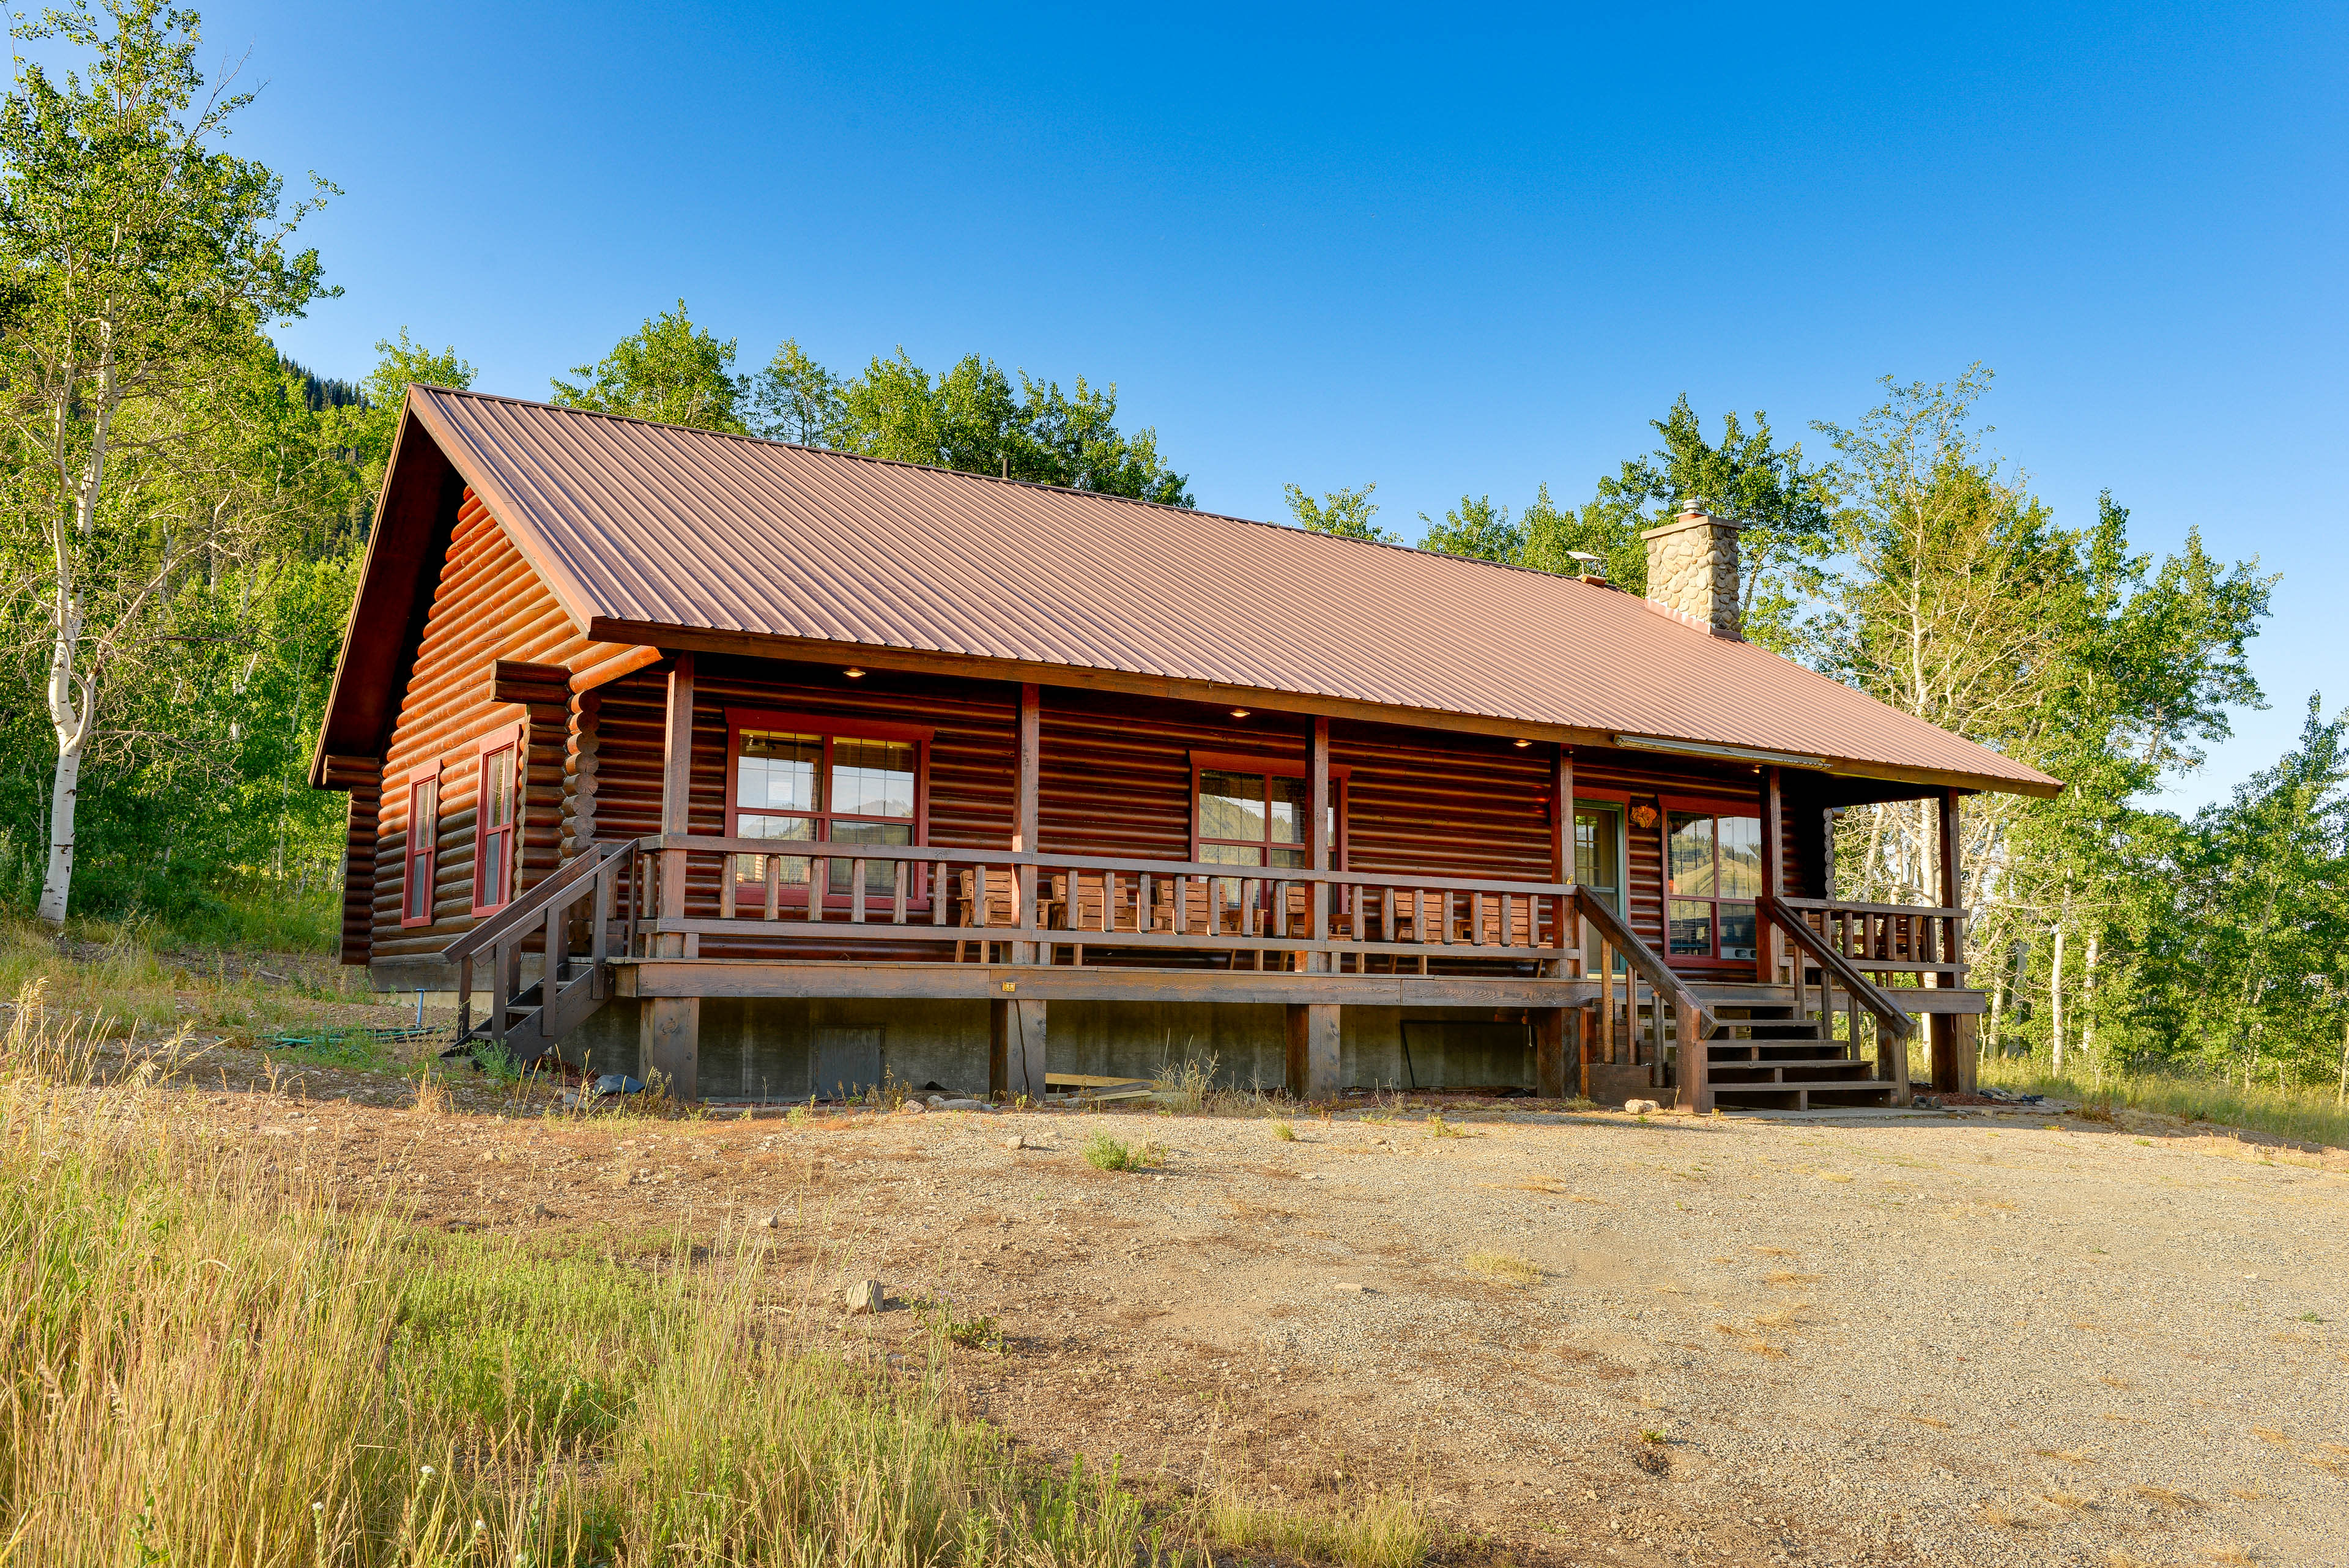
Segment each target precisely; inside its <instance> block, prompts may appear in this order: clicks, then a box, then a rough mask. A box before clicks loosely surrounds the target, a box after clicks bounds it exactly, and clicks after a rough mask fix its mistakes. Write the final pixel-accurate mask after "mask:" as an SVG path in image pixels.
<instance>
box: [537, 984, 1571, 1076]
mask: <svg viewBox="0 0 2349 1568" xmlns="http://www.w3.org/2000/svg"><path fill="white" fill-rule="evenodd" d="M652 1006H653V1003H652V1002H649V1001H646V1000H638V999H634V998H628V997H616V998H614V999H613V1000H612V1001H611V1002H608V1003H606V1004H605V1006H604V1007H603V1008H602V1009H600V1010H599V1011H598V1012H596V1013H595V1015H594V1016H592V1017H590V1018H589V1019H588V1020H587V1021H586V1022H585V1023H583V1024H581V1025H580V1027H579V1028H578V1029H576V1030H574V1032H573V1033H571V1035H570V1036H568V1037H567V1038H565V1039H564V1041H563V1042H562V1044H561V1046H560V1047H559V1048H560V1050H561V1053H562V1054H563V1056H564V1059H565V1060H566V1061H568V1062H570V1063H572V1064H574V1065H579V1066H585V1067H590V1068H594V1069H598V1070H611V1071H625V1072H628V1073H630V1074H641V1073H642V1072H643V1071H644V1070H645V1069H646V1068H647V1067H650V1066H653V1065H657V1064H655V1063H653V1062H651V1061H648V1060H647V1046H646V1041H645V1039H644V1036H645V1033H646V1031H645V1027H644V1025H645V1023H646V1020H647V1014H648V1013H649V1012H650V1010H651V1008H652ZM698 1011H699V1013H700V1021H699V1030H698V1048H697V1059H696V1062H695V1064H694V1065H695V1071H694V1076H695V1080H696V1083H695V1087H696V1090H697V1092H698V1096H699V1097H701V1098H703V1099H705V1100H738V1099H749V1100H754V1101H757V1100H765V1101H773V1102H782V1101H791V1100H804V1099H806V1098H807V1097H808V1096H809V1095H811V1094H814V1095H817V1096H821V1097H824V1098H831V1097H833V1096H834V1095H835V1093H836V1091H837V1089H838V1087H839V1086H840V1085H836V1084H833V1083H824V1082H819V1078H820V1077H824V1078H832V1077H837V1076H839V1075H840V1074H841V1073H842V1072H843V1071H847V1072H849V1073H850V1074H851V1075H852V1077H854V1076H857V1074H856V1072H855V1070H854V1068H853V1067H851V1068H843V1067H842V1066H841V1065H840V1064H841V1063H843V1062H849V1063H856V1062H865V1063H869V1064H870V1065H869V1066H868V1068H867V1069H866V1070H874V1069H877V1070H878V1071H880V1072H885V1073H886V1075H888V1076H890V1077H891V1078H894V1079H895V1080H897V1081H900V1082H903V1083H905V1084H908V1085H912V1086H914V1087H916V1088H920V1087H922V1086H924V1085H930V1084H936V1085H939V1086H940V1087H941V1088H944V1089H948V1090H955V1091H958V1092H965V1093H972V1094H985V1093H986V1092H987V1091H988V1088H989V1086H990V1072H989V1064H990V1056H991V1055H992V1054H994V1039H995V1033H996V1014H997V1012H999V1011H1001V1012H1010V1011H1011V1010H1010V1009H1009V1008H1002V1009H999V1005H998V1004H996V1003H994V1002H989V1001H988V1000H986V999H983V998H972V999H956V998H936V997H931V998H890V997H841V996H822V997H775V996H763V997H725V996H712V997H705V998H704V999H702V1000H701V1001H700V1002H699V1003H698ZM1021 1011H1022V1012H1024V1014H1025V1018H1024V1020H1023V1022H1024V1023H1026V1024H1027V1027H1028V1028H1030V1029H1031V1030H1036V1032H1038V1033H1043V1034H1044V1036H1045V1039H1046V1041H1047V1042H1048V1044H1046V1047H1045V1055H1046V1061H1047V1064H1048V1067H1049V1070H1050V1072H1052V1073H1055V1074H1061V1073H1070V1074H1092V1075H1101V1076H1115V1077H1135V1078H1147V1077H1150V1076H1152V1075H1154V1074H1156V1073H1158V1072H1159V1071H1161V1070H1162V1069H1164V1068H1166V1067H1169V1066H1180V1065H1181V1064H1184V1063H1186V1062H1189V1063H1195V1064H1198V1065H1200V1066H1201V1067H1203V1068H1205V1067H1207V1066H1208V1064H1211V1063H1212V1064H1213V1068H1212V1070H1213V1073H1214V1075H1215V1080H1216V1084H1217V1085H1219V1086H1222V1087H1226V1088H1240V1089H1246V1088H1250V1087H1259V1088H1262V1089H1264V1090H1265V1091H1266V1092H1268V1093H1272V1092H1278V1091H1280V1090H1282V1089H1284V1088H1287V1087H1288V1062H1289V1044H1290V1037H1289V1016H1290V1011H1291V1010H1290V1007H1289V1006H1288V1005H1285V1004H1281V1003H1275V1002H1136V1001H1123V1002H1119V1001H1107V1002H1091V1001H1059V1002H1050V1003H1049V1004H1030V1007H1029V1008H1027V1009H1023V1010H1021ZM1297 1011H1299V1012H1304V1011H1306V1009H1305V1008H1302V1007H1300V1008H1299V1009H1298V1010H1297ZM1335 1011H1336V1012H1337V1015H1338V1031H1337V1033H1338V1042H1337V1044H1338V1061H1337V1064H1336V1068H1337V1077H1338V1086H1339V1087H1340V1088H1353V1089H1371V1088H1377V1089H1385V1088H1393V1089H1400V1090H1403V1091H1406V1092H1408V1091H1409V1090H1411V1089H1413V1088H1420V1089H1433V1088H1522V1089H1525V1090H1527V1091H1531V1090H1533V1089H1534V1088H1535V1087H1536V1082H1535V1073H1536V1061H1535V1052H1536V1047H1537V1028H1536V1026H1535V1024H1533V1023H1529V1022H1528V1021H1527V1017H1526V1009H1523V1008H1493V1007H1484V1008H1446V1007H1429V1006H1413V1007H1405V1006H1398V1005H1379V1004H1375V1003H1372V1004H1367V1005H1364V1004H1355V1005H1348V1006H1341V1007H1338V1008H1336V1009H1335ZM1039 1023H1040V1024H1041V1026H1042V1027H1041V1029H1037V1025H1038V1024H1039ZM1015 1064H1016V1056H1015ZM999 1070H1000V1069H999ZM849 1086H851V1087H854V1084H853V1083H851V1084H850V1085H849Z"/></svg>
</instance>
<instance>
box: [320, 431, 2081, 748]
mask: <svg viewBox="0 0 2349 1568" xmlns="http://www.w3.org/2000/svg"><path fill="white" fill-rule="evenodd" d="M409 414H410V416H411V419H410V421H406V422H405V425H404V429H403V433H402V437H401V442H400V444H401V447H402V449H403V455H402V456H400V457H398V458H397V459H396V461H395V468H397V467H398V466H399V464H400V463H401V462H405V461H407V459H406V456H405V455H404V453H405V450H406V449H408V448H409V447H410V446H411V444H413V443H415V437H416V434H417V430H416V427H418V426H420V427H421V428H422V430H423V431H425V432H427V433H429V436H430V437H431V439H432V442H433V444H434V445H437V446H438V447H439V449H440V453H441V454H445V457H446V461H447V462H448V464H449V465H450V466H451V467H453V469H454V470H455V472H456V473H457V474H458V475H460V476H461V478H462V479H463V481H464V482H465V483H469V484H471V486H472V488H473V490H474V491H475V493H478V494H479V495H481V498H482V500H483V501H484V502H485V503H486V504H488V505H489V507H490V509H491V510H492V512H493V513H495V514H496V515H497V517H498V518H499V520H500V521H501V522H502V523H503V524H505V526H506V527H507V529H508V530H509V531H510V532H511V533H512V535H513V537H514V539H515V541H516V543H517V544H518V545H520V547H521V548H522V550H523V554H524V555H525V556H528V557H529V558H530V559H531V560H532V561H533V563H534V564H535V565H536V566H538V567H539V569H540V570H541V571H542V572H543V573H544V575H545V576H546V577H547V579H548V581H549V583H550V585H551V586H552V587H554V592H555V594H556V596H557V597H559V598H560V599H561V600H562V602H563V604H564V607H565V608H566V609H567V610H569V611H570V613H571V614H572V616H573V617H574V618H575V619H577V620H578V621H579V623H580V625H581V627H582V628H583V629H584V630H586V631H588V632H589V633H590V634H591V635H594V636H595V637H598V638H601V639H608V640H616V641H631V640H632V641H640V642H655V641H659V640H661V639H660V637H659V632H660V631H661V630H662V629H664V628H675V629H678V630H687V631H701V632H708V633H727V634H744V635H746V636H748V637H750V638H757V639H768V638H772V639H789V643H790V644H794V645H799V646H797V647H786V646H778V648H777V649H776V651H778V652H779V653H787V654H788V656H792V657H808V656H809V654H810V652H811V651H812V652H813V655H814V656H815V657H829V656H830V655H831V650H832V649H837V652H838V655H839V656H840V657H841V658H842V659H849V658H851V657H856V658H862V659H866V660H867V661H868V662H874V663H876V664H878V663H882V662H885V659H881V658H879V657H876V656H877V655H878V654H880V653H881V652H882V651H883V650H889V649H898V650H910V651H912V652H916V653H921V654H927V655H952V656H957V657H960V658H967V659H982V660H988V661H996V662H999V663H1002V664H1008V665H1015V666H1019V667H1022V671H1023V672H1022V673H1021V674H1020V675H1019V678H1022V679H1030V680H1046V681H1050V680H1053V679H1054V678H1055V673H1056V671H1061V670H1065V671H1066V672H1068V679H1070V680H1074V681H1089V680H1099V679H1102V677H1103V676H1124V677H1143V678H1149V679H1150V680H1154V681H1156V682H1160V683H1164V686H1165V688H1166V689H1168V690H1170V691H1174V692H1175V693H1176V694H1181V692H1182V691H1184V690H1185V689H1188V688H1193V687H1198V688H1213V689H1214V692H1213V693H1209V694H1215V693H1222V694H1237V693H1239V692H1259V693H1263V694H1265V701H1266V705H1267V706H1268V707H1270V706H1277V705H1278V698H1279V697H1281V696H1284V695H1286V696H1290V697H1295V698H1299V699H1309V700H1315V701H1322V702H1336V703H1340V704H1344V705H1346V707H1348V708H1351V707H1352V706H1353V705H1356V704H1359V705H1361V706H1362V707H1364V708H1376V709H1387V710H1405V711H1399V712H1393V713H1391V714H1389V715H1387V716H1389V717H1392V718H1393V719H1395V720H1397V721H1399V722H1413V721H1420V722H1430V723H1436V724H1442V723H1444V722H1445V720H1446V719H1447V718H1450V719H1453V720H1454V721H1457V720H1461V719H1466V720H1470V721H1474V722H1475V727H1476V728H1483V729H1489V728H1494V727H1495V726H1496V725H1502V726H1523V727H1524V729H1525V732H1526V733H1528V734H1533V735H1536V736H1541V737H1555V738H1559V739H1580V740H1584V741H1588V740H1590V739H1592V738H1593V737H1594V735H1604V736H1606V737H1609V739H1611V738H1612V737H1613V736H1615V735H1618V734H1623V735H1631V736H1644V737H1654V738H1659V739H1663V740H1668V741H1679V742H1697V743H1700V744H1709V745H1716V746H1732V747H1743V748H1753V749H1756V750H1764V751H1770V752H1776V753H1796V754H1801V755H1808V756H1818V757H1823V758H1826V759H1829V760H1830V762H1831V763H1835V764H1837V771H1839V772H1852V773H1861V774H1867V773H1870V772H1878V773H1881V774H1883V775H1884V776H1890V777H1908V778H1919V779H1939V780H1941V781H1943V782H1948V783H1955V784H1972V785H1975V786H1978V787H1986V788H1992V789H2004V790H2021V791H2023V792H2025V793H2030V794H2052V793H2054V789H2055V788H2056V787H2057V786H2056V784H2055V781H2054V780H2053V779H2050V778H2049V777H2047V775H2045V774H2041V773H2039V772H2037V771H2036V770H2035V769H2033V768H2029V767H2025V766H2023V764H2022V763H2017V762H2014V761H2013V760H2011V759H2009V758H2007V757H2004V756H2002V755H2000V754H1999V753H1996V752H1992V751H1990V750H1988V749H1987V748H1984V747H1982V746H1979V745H1976V744H1974V743H1973V742H1969V741H1965V740H1961V739H1960V738H1959V737H1957V736H1955V735H1952V734H1950V733H1949V732H1946V731H1943V730H1940V729H1938V728H1936V727H1934V726H1933V725H1931V724H1929V723H1926V722H1923V721H1922V720H1920V719H1916V718H1913V717H1911V716H1909V715H1908V714H1905V713H1902V712H1899V711H1897V710H1895V709H1892V708H1889V707H1888V706H1886V705H1885V704H1883V703H1881V702H1879V701H1876V700H1875V699H1874V698H1872V697H1869V696H1868V695H1867V694H1865V693H1863V692H1860V691H1855V690H1853V689H1852V688H1850V687H1847V686H1843V685H1840V684H1838V683H1837V682H1835V681H1833V680H1827V679H1826V677H1824V676H1821V675H1819V674H1817V673H1816V672H1814V671H1812V670H1806V669H1804V668H1803V667H1801V666H1800V665H1797V664H1795V663H1792V662H1790V661H1789V660H1787V659H1782V658H1780V657H1779V656H1777V655H1776V654H1774V653H1770V652H1767V651H1765V650H1764V649H1760V648H1756V647H1753V646H1751V645H1749V644H1745V643H1741V642H1734V641H1730V640H1725V639H1721V638H1717V637H1713V636H1712V635H1710V634H1709V633H1708V632H1706V631H1705V630H1703V629H1702V628H1699V627H1697V626H1695V625H1693V624H1692V623H1691V622H1689V621H1688V620H1686V619H1685V618H1682V617H1681V616H1679V615H1677V614H1676V613H1674V612H1672V611H1670V610H1666V609H1663V608H1661V607H1658V606H1655V605H1651V604H1650V603H1648V602H1646V601H1645V600H1642V599H1639V598H1635V597H1631V596H1630V595H1628V594H1624V593H1620V592H1617V591H1615V590H1613V589H1609V588H1604V587H1594V586H1591V585H1588V584H1585V583H1581V582H1578V581H1575V580H1574V579H1572V578H1568V577H1559V576H1551V575H1549V574H1547V573H1543V572H1533V571H1525V570H1519V569H1516V568H1513V567H1507V566H1494V565H1491V564H1489V563H1486V562H1482V561H1469V560H1462V559H1457V558H1454V557H1451V556H1436V555H1430V554H1427V553H1425V552H1423V551H1418V550H1413V549H1408V548H1403V547H1400V546H1394V545H1372V544H1365V543H1362V542H1360V541H1356V540H1350V539H1340V538H1331V537H1328V536H1324V535H1314V534H1309V533H1305V532H1303V531H1301V530H1299V529H1295V528H1287V527H1280V526H1277V525H1274V524H1264V523H1251V522H1247V521H1245V520H1243V519H1240V518H1236V517H1225V516H1219V515H1216V514H1213V513H1206V512H1193V511H1185V510H1182V509H1180V508H1176V507H1169V506H1161V505H1156V504H1150V503H1146V502H1138V501H1129V500H1125V499H1123V498H1122V497H1117V496H1107V495H1099V494H1093V493H1087V492H1081V491H1071V490H1061V489H1055V488H1052V487H1050V486H1044V485H1036V484H1028V483H1019V482H1017V481H1004V480H999V479H993V478H989V477H987V476H985V475H978V474H968V473H957V472H951V471H947V470H943V469H935V468H926V467H921V466H918V465H916V464H911V463H900V462H883V461H878V460H875V459H871V458H864V457H857V456H854V455H850V454H847V453H842V452H823V451H818V450H814V449H812V448H805V447H797V446H790V445H785V444H782V443H780V442H773V441H754V440H750V439H747V438H742V437H736V436H725V435H717V434H712V433H710V432H708V431H696V430H686V429H681V428H678V427H676V426H670V425H657V424H650V423H646V422H644V421H636V420H628V419H621V418H616V417H612V416H608V415H602V414H593V413H586V412H583V411H580V410H571V409H560V408H555V407H552V406H550V405H547V404H543V403H532V402H523V401H520V400H513V399H507V398H493V397H484V396H481V395H477V394H473V393H468V392H455V391H447V390H440V389H428V388H422V387H419V388H417V389H413V390H412V391H411V393H410V394H409ZM397 481H398V475H397V473H396V472H395V474H394V475H393V476H392V477H391V478H390V479H389V480H388V481H387V487H386V494H387V497H389V496H390V495H391V493H392V490H393V486H394V485H395V484H396V483H397ZM377 543H378V545H381V544H383V542H382V541H378V542H377ZM371 548H372V546H371ZM372 565H373V563H372V561H371V562H370V566H371V567H372ZM356 624H357V621H356V619H355V625H356ZM807 645H816V646H814V648H813V649H812V650H811V649H810V648H809V647H808V646H807ZM705 646H707V644H705ZM1081 672H1092V673H1090V674H1088V673H1081ZM1006 673H1010V672H1009V671H1006ZM337 684H338V686H339V685H340V684H341V681H340V680H339V679H338V682H337ZM338 695H339V693H338ZM330 725H331V720H330Z"/></svg>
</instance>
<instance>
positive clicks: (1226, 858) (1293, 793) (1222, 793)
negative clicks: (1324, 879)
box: [1191, 752, 1350, 909]
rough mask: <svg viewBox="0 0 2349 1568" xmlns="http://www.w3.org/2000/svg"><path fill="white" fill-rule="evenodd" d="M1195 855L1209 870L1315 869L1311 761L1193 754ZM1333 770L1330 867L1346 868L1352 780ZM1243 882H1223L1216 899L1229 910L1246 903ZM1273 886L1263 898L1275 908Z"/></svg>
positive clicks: (1326, 823)
mask: <svg viewBox="0 0 2349 1568" xmlns="http://www.w3.org/2000/svg"><path fill="white" fill-rule="evenodd" d="M1191 764H1192V769H1191V785H1192V795H1191V798H1192V804H1193V810H1192V816H1191V858H1192V859H1193V860H1195V861H1196V862H1199V863H1201V864H1204V865H1208V866H1256V867H1269V868H1273V869H1276V870H1277V869H1278V868H1279V867H1294V868H1297V869H1299V870H1303V869H1306V868H1309V867H1311V866H1312V864H1313V846H1312V844H1311V843H1310V842H1309V840H1308V838H1307V834H1306V829H1307V826H1308V822H1309V818H1308V817H1307V815H1306V813H1307V810H1308V807H1307V805H1306V802H1307V799H1308V797H1309V794H1310V791H1311V787H1312V786H1311V785H1310V784H1309V783H1308V782H1307V779H1306V773H1305V763H1303V762H1301V761H1298V762H1292V761H1289V760H1288V759H1287V758H1266V757H1249V756H1227V755H1224V754H1222V753H1205V752H1195V753H1192V756H1191ZM1349 772H1350V770H1349V769H1345V768H1331V769H1330V798H1329V800H1328V801H1326V802H1325V803H1323V807H1324V811H1325V813H1326V815H1324V817H1323V831H1324V832H1326V833H1327V834H1328V835H1329V844H1330V867H1332V868H1333V869H1335V870H1340V871H1342V870H1344V869H1345V868H1346V775H1347V774H1348V773H1349ZM1240 896H1241V883H1240V878H1239V877H1231V878H1229V879H1223V878H1218V879H1217V882H1216V899H1217V901H1218V902H1219V903H1220V904H1221V905H1222V907H1223V908H1225V909H1237V908H1238V907H1239V904H1240ZM1260 898H1261V900H1262V901H1264V902H1265V903H1266V904H1267V906H1268V907H1269V902H1270V899H1271V898H1272V891H1271V888H1269V887H1266V888H1263V889H1262V890H1261V893H1260Z"/></svg>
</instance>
